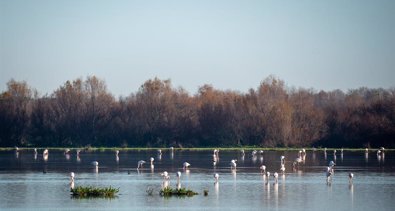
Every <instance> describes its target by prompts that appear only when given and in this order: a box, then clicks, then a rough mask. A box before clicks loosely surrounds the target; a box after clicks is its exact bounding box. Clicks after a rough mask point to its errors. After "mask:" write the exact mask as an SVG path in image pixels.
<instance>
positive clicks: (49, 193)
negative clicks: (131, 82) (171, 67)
mask: <svg viewBox="0 0 395 211" xmlns="http://www.w3.org/2000/svg"><path fill="white" fill-rule="evenodd" d="M50 153H51V157H48V153H47V154H46V155H44V154H43V156H42V157H41V156H37V153H33V152H32V151H31V150H30V151H19V152H14V151H9V152H7V151H2V152H0V209H1V210H3V209H10V208H24V209H52V208H55V209H56V208H58V209H62V208H64V207H67V208H70V209H82V208H95V209H97V208H98V209H136V210H145V209H147V210H152V209H153V208H158V207H162V208H166V209H173V208H175V209H183V208H185V207H187V208H190V209H200V210H201V209H203V210H206V209H221V210H222V209H233V210H234V209H257V210H259V209H262V208H263V207H266V208H268V209H279V210H320V209H322V207H323V206H330V207H331V209H332V210H348V209H351V210H374V209H376V206H375V204H380V210H392V209H391V208H392V205H393V198H394V197H395V177H394V175H395V169H394V168H393V166H395V160H394V157H395V153H393V152H391V151H389V152H387V151H386V154H385V155H384V153H382V154H380V155H377V159H369V156H368V154H367V153H365V152H349V151H344V152H343V153H341V154H340V158H339V159H341V161H339V163H337V165H336V166H335V168H336V174H335V175H333V178H332V179H333V180H332V182H331V183H330V184H329V185H326V176H325V169H326V167H327V166H328V161H329V160H328V161H327V160H326V159H327V157H326V156H328V155H325V153H324V152H322V151H316V152H312V151H307V153H306V154H305V155H303V154H302V156H301V158H302V159H303V162H304V163H303V162H301V163H300V164H298V165H297V166H296V169H294V170H293V168H292V164H293V162H294V160H295V159H296V158H298V157H300V156H299V155H298V152H294V151H288V152H275V151H263V152H256V153H252V151H247V150H246V151H245V154H244V156H243V153H241V152H240V151H221V160H219V155H218V158H217V159H216V165H215V166H214V168H213V153H212V151H181V150H176V151H173V152H171V150H163V152H162V153H161V154H159V153H158V152H157V151H122V152H121V153H120V156H118V154H115V159H114V151H108V152H107V151H105V152H92V151H91V152H86V151H81V152H79V153H78V155H77V153H76V152H75V151H74V153H73V152H71V153H70V154H68V155H69V156H76V159H69V158H68V157H67V154H64V153H63V152H61V151H59V152H57V151H52V150H51V152H50ZM343 154H344V157H343ZM331 155H332V153H330V155H329V159H331V158H332V156H331ZM281 156H285V160H284V161H282V160H281V159H280V157H281ZM373 156H375V154H373ZM385 156H386V157H385ZM151 157H153V158H155V168H151V166H147V167H145V168H140V169H136V163H137V162H138V161H139V160H150V158H151ZM159 157H160V158H159ZM235 158H238V160H239V162H238V163H237V169H231V168H230V165H229V163H230V161H231V160H232V159H235ZM335 158H336V156H335V155H334V156H333V160H335ZM373 158H374V157H373ZM384 158H386V159H384ZM120 160H121V161H120ZM258 160H259V161H258ZM93 161H98V163H100V166H92V164H91V163H92V162H93ZM184 161H188V162H190V163H191V167H192V168H190V169H184V170H183V168H182V166H183V162H184ZM384 161H385V162H384ZM282 162H284V168H285V172H284V174H282V173H281V174H279V178H278V182H277V183H276V182H275V181H274V178H273V176H267V175H265V174H264V172H261V169H260V167H261V166H262V164H264V165H265V166H266V170H267V171H270V172H272V173H271V175H273V173H274V172H280V167H282V165H281V164H282ZM152 165H153V164H152ZM99 168H100V170H99ZM154 170H156V172H163V171H167V172H169V175H170V178H169V180H163V178H162V177H161V176H160V174H159V173H155V171H154ZM177 171H180V172H183V176H182V180H181V179H180V180H178V181H177V177H176V176H175V175H176V172H177ZM70 172H75V174H76V180H75V181H74V180H71V178H70ZM350 172H353V173H354V175H355V178H354V182H353V183H351V182H349V179H348V178H349V177H348V174H349V173H350ZM214 173H218V174H219V175H220V177H221V178H220V179H219V181H218V182H215V183H214V184H213V174H214ZM72 185H75V186H79V185H93V186H112V187H119V188H120V195H119V197H118V198H115V199H112V200H110V201H108V200H105V199H98V200H82V201H81V200H73V199H71V198H70V197H68V196H69V194H70V193H69V188H70V186H72ZM163 186H170V187H176V188H180V187H186V188H190V189H192V190H195V191H196V192H199V193H200V195H197V196H194V197H193V198H168V199H166V200H162V198H161V197H159V196H158V192H159V189H160V188H161V187H163ZM219 186H221V188H219ZM148 187H152V190H153V194H152V196H150V195H148V194H147V193H146V190H147V188H148ZM204 189H211V190H210V191H209V193H212V194H209V195H208V196H206V197H205V196H203V194H202V193H203V190H204ZM372 193H374V194H372ZM372 201H374V202H375V203H371V202H372ZM333 202H336V203H333Z"/></svg>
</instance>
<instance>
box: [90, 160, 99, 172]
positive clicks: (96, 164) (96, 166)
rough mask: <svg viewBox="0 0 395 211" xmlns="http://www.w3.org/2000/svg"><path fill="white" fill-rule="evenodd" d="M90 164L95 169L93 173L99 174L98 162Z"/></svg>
mask: <svg viewBox="0 0 395 211" xmlns="http://www.w3.org/2000/svg"><path fill="white" fill-rule="evenodd" d="M91 164H92V165H93V166H94V167H95V169H94V170H95V173H99V162H97V161H93V162H92V163H91Z"/></svg>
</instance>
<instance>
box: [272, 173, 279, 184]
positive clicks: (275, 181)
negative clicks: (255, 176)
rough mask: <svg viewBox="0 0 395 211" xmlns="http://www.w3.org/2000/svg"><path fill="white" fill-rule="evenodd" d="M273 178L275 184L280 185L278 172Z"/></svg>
mask: <svg viewBox="0 0 395 211" xmlns="http://www.w3.org/2000/svg"><path fill="white" fill-rule="evenodd" d="M273 177H274V183H278V173H277V172H274V174H273Z"/></svg>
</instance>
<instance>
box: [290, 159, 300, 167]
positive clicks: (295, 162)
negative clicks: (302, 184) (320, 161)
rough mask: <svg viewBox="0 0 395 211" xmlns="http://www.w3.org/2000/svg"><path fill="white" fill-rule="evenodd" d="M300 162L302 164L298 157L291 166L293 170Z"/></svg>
mask: <svg viewBox="0 0 395 211" xmlns="http://www.w3.org/2000/svg"><path fill="white" fill-rule="evenodd" d="M301 162H302V158H300V157H298V158H296V159H295V161H294V162H293V164H292V166H293V168H296V165H297V166H299V163H301Z"/></svg>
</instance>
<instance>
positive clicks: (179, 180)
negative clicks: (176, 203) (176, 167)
mask: <svg viewBox="0 0 395 211" xmlns="http://www.w3.org/2000/svg"><path fill="white" fill-rule="evenodd" d="M176 176H177V189H181V172H180V171H178V172H177V174H176Z"/></svg>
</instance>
